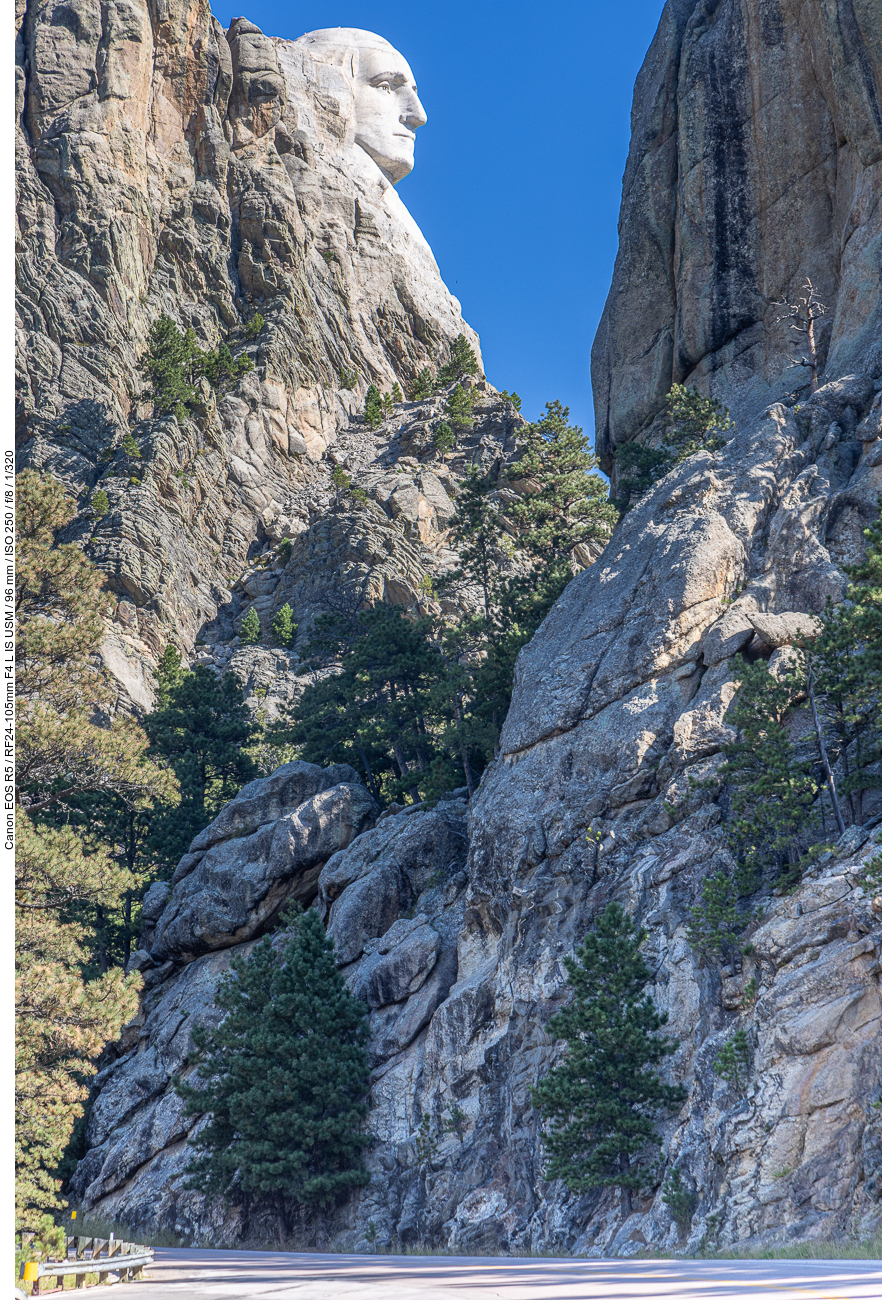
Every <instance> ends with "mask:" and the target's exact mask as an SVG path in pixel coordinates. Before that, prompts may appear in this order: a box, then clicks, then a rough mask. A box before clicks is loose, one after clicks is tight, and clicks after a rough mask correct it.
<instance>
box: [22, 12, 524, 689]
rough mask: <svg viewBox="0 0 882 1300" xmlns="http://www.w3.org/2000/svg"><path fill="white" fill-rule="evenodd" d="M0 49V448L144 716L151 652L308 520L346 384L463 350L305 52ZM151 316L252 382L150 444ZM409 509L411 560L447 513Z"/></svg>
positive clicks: (187, 27)
mask: <svg viewBox="0 0 882 1300" xmlns="http://www.w3.org/2000/svg"><path fill="white" fill-rule="evenodd" d="M362 35H364V34H362ZM16 49H17V73H18V87H19V99H18V104H17V117H16V144H17V172H16V174H17V179H18V186H19V191H18V208H17V211H18V321H17V324H18V333H17V344H18V352H17V357H18V360H17V366H18V369H17V378H18V428H17V446H18V448H19V452H20V460H21V462H22V463H26V464H30V465H32V466H34V467H36V468H43V469H47V470H49V471H51V472H52V473H53V474H54V475H56V476H57V477H59V478H61V479H62V480H63V481H64V482H65V483H66V484H67V485H68V486H69V487H70V488H71V489H72V490H73V492H74V493H75V494H76V496H77V499H78V501H79V504H80V506H81V513H80V515H79V517H78V519H77V521H76V522H75V523H74V524H73V525H72V526H71V529H70V533H69V537H70V538H74V539H78V540H80V541H81V542H82V543H83V544H84V545H86V546H87V548H88V549H89V551H90V553H91V554H92V555H93V556H94V558H95V559H96V560H97V562H98V563H99V565H100V566H101V568H102V569H103V570H104V571H105V573H106V574H107V577H108V580H109V583H110V586H111V589H112V591H113V592H114V594H115V595H116V597H117V604H116V609H115V613H114V619H113V623H112V626H111V628H110V629H109V631H108V636H107V641H106V645H105V660H106V662H107V665H108V667H109V668H110V669H111V671H112V673H113V674H114V675H115V676H116V678H117V679H118V681H119V682H120V687H121V697H122V702H123V703H124V704H126V705H127V706H128V707H131V706H132V705H135V706H138V707H142V708H143V707H149V705H150V703H151V698H152V686H151V682H150V668H151V667H152V666H153V665H154V664H155V662H156V660H157V657H158V656H159V655H160V654H161V653H162V650H163V649H164V647H165V645H166V644H167V643H168V641H169V640H174V641H175V643H176V644H178V645H179V646H181V648H182V649H183V650H184V651H185V653H189V652H190V651H191V650H192V647H193V643H194V640H195V639H196V636H197V634H198V633H199V630H200V628H202V626H203V625H204V624H205V623H207V622H210V621H211V620H212V619H214V617H215V615H216V614H217V612H218V609H219V608H220V607H222V606H224V605H225V604H227V602H228V601H229V593H230V588H231V587H232V585H233V584H234V583H235V582H236V581H237V580H239V579H240V578H241V577H242V573H243V569H244V568H245V565H246V562H247V561H248V560H249V559H251V558H253V556H254V555H255V554H256V553H257V552H259V551H260V550H261V549H263V548H265V547H266V546H267V545H268V544H269V543H273V542H278V541H279V540H281V538H282V537H283V536H285V535H286V534H287V535H289V536H294V535H296V533H297V532H298V531H300V530H302V529H306V528H308V527H309V525H310V524H311V523H312V522H313V521H314V520H315V518H316V517H317V515H320V514H323V513H324V510H325V509H326V507H327V505H328V504H329V500H330V499H331V497H332V493H331V491H330V483H329V476H330V471H331V469H332V468H333V465H332V464H330V463H329V462H328V461H327V460H323V457H325V453H326V451H327V449H328V447H329V446H330V444H332V443H333V442H334V441H335V439H336V438H337V435H338V432H340V431H342V430H345V429H346V428H347V427H348V425H349V423H350V419H351V417H352V416H353V415H354V413H355V412H356V411H359V410H360V409H361V407H362V405H363V402H364V395H365V392H366V389H367V385H368V383H371V382H373V383H376V384H378V385H379V386H380V387H381V388H383V389H386V390H388V389H390V388H391V386H392V384H393V382H395V381H398V382H400V383H401V384H402V385H404V386H405V388H406V387H407V386H408V384H409V382H410V381H411V380H412V379H413V377H414V376H415V374H416V373H417V372H418V371H419V370H420V369H421V368H422V367H423V366H425V365H427V364H431V365H433V366H435V365H437V364H438V362H439V360H442V359H443V358H444V356H445V354H446V348H447V345H448V344H449V342H450V341H451V340H452V339H453V338H454V337H455V336H456V335H457V334H459V333H464V334H465V335H466V336H467V337H468V338H469V340H470V341H471V343H472V345H473V347H474V348H475V349H476V351H478V353H479V348H478V341H477V338H476V336H475V335H474V334H473V333H472V331H471V330H470V329H469V328H468V326H467V325H466V324H465V323H464V322H463V320H462V316H461V313H460V308H459V304H458V303H457V301H456V300H455V299H454V298H453V297H452V296H451V295H450V293H449V292H448V291H447V289H446V288H445V286H444V284H443V281H442V280H441V277H440V274H439V271H438V268H437V266H436V264H435V261H434V258H433V257H432V254H431V250H430V249H429V247H428V245H427V244H426V242H425V240H424V238H423V236H422V235H421V233H420V231H419V230H418V228H417V227H416V225H415V223H414V222H413V219H412V218H411V217H410V215H409V214H408V212H407V209H406V208H405V207H404V205H403V203H402V202H401V200H400V199H399V197H398V195H397V193H396V191H395V189H394V188H393V186H392V184H391V183H390V180H389V179H388V177H387V176H386V175H385V174H384V173H383V171H382V170H381V169H380V167H378V166H377V164H376V163H375V162H374V160H373V159H372V157H371V156H370V155H369V154H368V153H367V152H365V150H364V149H362V148H361V147H360V146H359V145H358V144H357V143H356V139H355V137H356V135H357V127H358V120H357V118H358V114H357V102H358V100H357V93H356V92H357V89H358V87H357V85H356V84H355V83H354V81H353V77H352V76H351V75H348V74H346V73H345V72H344V70H343V69H342V68H341V67H337V66H332V65H331V64H328V63H325V62H322V61H321V58H323V57H326V55H327V52H323V51H322V50H320V49H317V48H314V47H313V46H310V45H309V44H304V43H303V42H302V41H299V42H291V41H283V40H273V39H271V38H269V37H266V36H264V35H263V34H262V33H261V32H260V31H259V29H258V28H257V27H255V26H254V24H253V23H250V22H248V21H246V20H245V19H244V18H239V19H236V20H235V21H234V22H233V24H232V26H231V27H230V29H229V31H228V32H224V31H223V29H222V28H221V26H220V24H219V23H218V22H217V21H216V19H215V18H213V17H212V15H211V12H210V9H209V6H208V4H207V3H206V0H193V2H192V3H191V2H190V0H181V2H180V3H178V2H177V0H175V2H173V3H172V5H171V6H170V7H168V6H167V7H166V8H165V9H163V10H162V12H161V13H160V11H159V10H156V9H155V8H154V7H152V6H151V5H149V4H148V3H147V2H146V0H134V3H132V4H130V5H128V6H127V7H126V8H125V11H124V12H123V11H122V10H119V11H117V10H114V11H113V14H112V15H108V14H103V11H102V10H101V9H100V6H97V5H96V4H94V3H92V0H74V2H73V7H70V6H68V7H66V8H62V9H59V8H58V6H54V5H52V4H42V5H40V4H38V5H36V6H30V7H29V8H27V10H25V7H24V6H23V5H22V6H21V13H20V15H19V25H18V36H17V46H16ZM311 49H312V50H313V53H314V54H315V55H316V57H313V54H311V53H310V50H311ZM393 53H394V52H393ZM396 57H398V58H399V59H400V56H396ZM376 93H379V92H376ZM163 312H165V313H167V314H169V315H171V316H172V317H173V318H174V319H175V320H176V321H177V322H178V324H179V325H180V326H181V327H182V328H184V327H192V328H193V329H194V330H195V332H196V334H197V336H198V338H199V340H200V342H201V344H202V345H203V346H214V345H216V344H217V343H218V342H219V341H222V340H224V339H227V340H228V341H229V342H230V344H231V345H232V347H233V350H234V352H237V353H243V354H247V355H249V356H250V357H251V359H252V360H253V362H254V364H255V369H254V370H253V371H252V372H251V373H250V374H248V375H246V376H244V377H243V378H242V379H241V380H240V382H239V383H238V384H237V385H236V387H235V388H234V389H233V390H232V391H230V392H226V393H223V394H221V395H220V396H217V395H212V394H211V393H209V392H208V391H206V392H205V393H204V394H203V396H204V402H205V404H204V407H203V408H202V411H201V413H197V417H198V418H196V419H194V420H187V421H184V422H183V423H182V424H181V425H179V424H178V423H177V422H176V421H175V419H174V418H173V417H170V416H169V417H166V418H164V419H153V418H151V411H152V406H151V403H150V402H149V401H147V400H145V391H144V381H143V378H142V375H141V372H140V370H139V366H140V363H141V361H142V359H143V356H144V353H145V349H146V344H147V331H148V328H149V326H150V324H151V323H152V322H153V321H155V320H156V319H157V317H158V316H159V315H160V314H161V313H163ZM258 312H259V313H260V314H261V315H262V316H263V318H264V320H265V322H266V323H265V325H264V327H263V329H262V330H261V331H260V333H259V334H258V335H257V337H256V339H255V340H253V341H249V338H248V337H247V336H246V334H245V332H244V330H245V326H246V324H247V323H248V322H249V321H250V320H251V319H252V317H253V316H254V315H255V314H256V313H258ZM344 371H346V372H347V373H348V375H349V376H354V377H353V378H348V379H347V383H352V384H354V387H347V388H343V387H342V381H343V372H344ZM413 409H414V408H410V410H411V411H412V410H413ZM398 414H399V417H401V415H402V414H403V412H402V409H401V408H399V412H398ZM512 414H513V413H512ZM401 423H402V420H401V418H399V420H398V421H397V424H396V427H395V428H387V430H386V434H387V436H386V438H385V440H383V439H380V441H379V443H378V445H377V446H376V447H373V448H372V456H371V457H370V458H369V459H370V460H373V459H374V458H376V457H378V456H379V457H382V456H383V455H384V454H385V451H386V449H387V445H388V444H389V442H390V441H391V440H393V439H394V437H395V435H396V434H397V433H398V432H399V426H400V425H401ZM359 427H360V426H359ZM126 434H129V435H131V437H133V438H134V445H136V446H137V451H136V452H135V451H131V450H130V451H126V450H125V449H123V448H122V446H121V443H122V439H123V437H124V435H126ZM428 442H429V451H431V447H430V442H431V438H429V440H428ZM132 445H133V444H132V443H131V442H129V443H127V446H128V447H129V448H130V449H131V447H132ZM423 450H425V447H424V448H423ZM398 451H399V453H400V452H401V451H402V449H401V447H400V446H399V448H398ZM388 464H389V460H388V458H387V460H386V465H387V466H388ZM99 485H100V487H101V489H102V490H104V491H105V492H106V493H107V495H108V498H109V500H110V507H111V508H110V511H109V513H107V514H106V515H105V516H104V517H103V518H102V519H100V520H98V521H97V522H96V521H95V520H94V519H93V518H92V515H91V511H90V509H89V508H88V503H89V500H90V498H91V496H92V493H93V491H94V490H95V489H96V488H97V487H98V486H99ZM426 490H428V496H426V495H425V492H426ZM420 491H421V493H422V495H421V496H420V497H419V499H415V500H414V502H413V503H412V504H411V503H410V502H409V501H405V500H401V501H400V502H398V503H397V504H396V505H393V508H392V510H391V511H390V514H391V517H392V519H393V520H394V519H396V518H398V517H402V518H403V520H404V523H406V524H407V525H408V528H409V526H410V524H411V523H412V524H413V530H412V532H413V537H414V538H415V540H416V541H417V542H420V541H421V540H422V541H425V540H426V539H427V538H428V536H429V533H430V531H431V528H432V525H433V524H434V523H436V522H438V521H439V520H441V519H443V517H444V513H445V510H446V509H447V506H446V505H445V502H444V500H443V499H442V496H440V495H439V493H438V488H437V485H435V484H433V483H429V484H428V488H423V489H421V490H420ZM398 495H399V496H400V495H401V494H400V493H399V494H398ZM439 510H440V513H439ZM383 513H384V515H385V511H384V512H383ZM401 532H404V533H407V528H405V527H404V526H403V525H402V527H400V528H399V529H397V530H396V537H397V533H401ZM413 567H414V566H413V565H411V569H413ZM416 567H417V568H419V567H420V566H416ZM422 576H423V573H422V572H420V573H419V576H417V577H416V579H415V583H416V585H417V586H418V584H419V581H420V578H421V577H422ZM400 583H401V585H402V587H403V588H406V590H407V593H408V595H409V596H410V597H411V598H412V597H413V594H414V593H413V591H412V590H411V588H410V586H409V585H408V581H407V577H406V576H405V575H401V578H400ZM306 612H307V613H309V610H307V611H306Z"/></svg>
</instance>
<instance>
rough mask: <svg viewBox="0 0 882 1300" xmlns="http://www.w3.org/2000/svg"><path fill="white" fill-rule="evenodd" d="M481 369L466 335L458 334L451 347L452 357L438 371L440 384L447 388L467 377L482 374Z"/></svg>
mask: <svg viewBox="0 0 882 1300" xmlns="http://www.w3.org/2000/svg"><path fill="white" fill-rule="evenodd" d="M480 372H481V367H480V366H479V365H478V358H477V357H476V356H475V354H474V351H473V350H472V346H471V344H470V343H469V341H468V339H467V338H466V337H465V335H464V334H457V336H456V338H455V339H454V340H453V342H452V343H451V345H450V356H449V357H448V359H447V361H446V363H445V364H444V365H443V366H442V367H441V369H440V370H439V371H438V384H439V385H440V387H441V388H446V387H447V385H448V384H452V383H453V382H454V381H458V380H461V379H465V378H466V376H467V375H477V374H480Z"/></svg>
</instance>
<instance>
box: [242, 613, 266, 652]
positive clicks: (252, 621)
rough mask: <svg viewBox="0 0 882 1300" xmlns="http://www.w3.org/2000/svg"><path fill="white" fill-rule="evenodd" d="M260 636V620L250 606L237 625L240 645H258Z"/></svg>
mask: <svg viewBox="0 0 882 1300" xmlns="http://www.w3.org/2000/svg"><path fill="white" fill-rule="evenodd" d="M261 635H262V633H261V629H260V619H259V618H258V616H257V610H256V609H255V608H254V607H253V606H252V607H251V609H249V611H248V613H247V614H246V615H245V617H244V618H243V619H242V622H241V623H240V624H239V640H240V641H241V643H242V645H259V644H260V638H261Z"/></svg>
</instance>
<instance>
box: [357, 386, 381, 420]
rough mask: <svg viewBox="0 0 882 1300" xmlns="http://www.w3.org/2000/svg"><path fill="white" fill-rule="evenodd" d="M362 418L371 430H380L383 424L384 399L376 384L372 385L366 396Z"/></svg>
mask: <svg viewBox="0 0 882 1300" xmlns="http://www.w3.org/2000/svg"><path fill="white" fill-rule="evenodd" d="M362 418H363V420H364V423H365V424H366V425H367V427H368V428H369V429H379V427H380V425H381V424H382V423H383V399H382V397H381V396H380V390H379V388H377V386H376V384H371V385H370V386H369V387H368V390H367V393H366V394H365V398H364V412H363V415H362Z"/></svg>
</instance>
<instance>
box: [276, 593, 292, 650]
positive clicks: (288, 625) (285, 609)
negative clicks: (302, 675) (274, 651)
mask: <svg viewBox="0 0 882 1300" xmlns="http://www.w3.org/2000/svg"><path fill="white" fill-rule="evenodd" d="M272 633H273V636H274V637H275V638H276V641H277V642H278V643H279V645H280V646H284V648H285V649H286V650H290V648H291V646H292V645H293V644H294V638H295V636H296V635H297V624H296V623H295V622H294V612H293V610H292V609H291V606H290V605H289V604H288V602H287V601H286V602H285V604H284V605H283V606H282V607H281V609H280V610H279V611H278V612H277V614H276V616H275V618H274V619H273V621H272Z"/></svg>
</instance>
